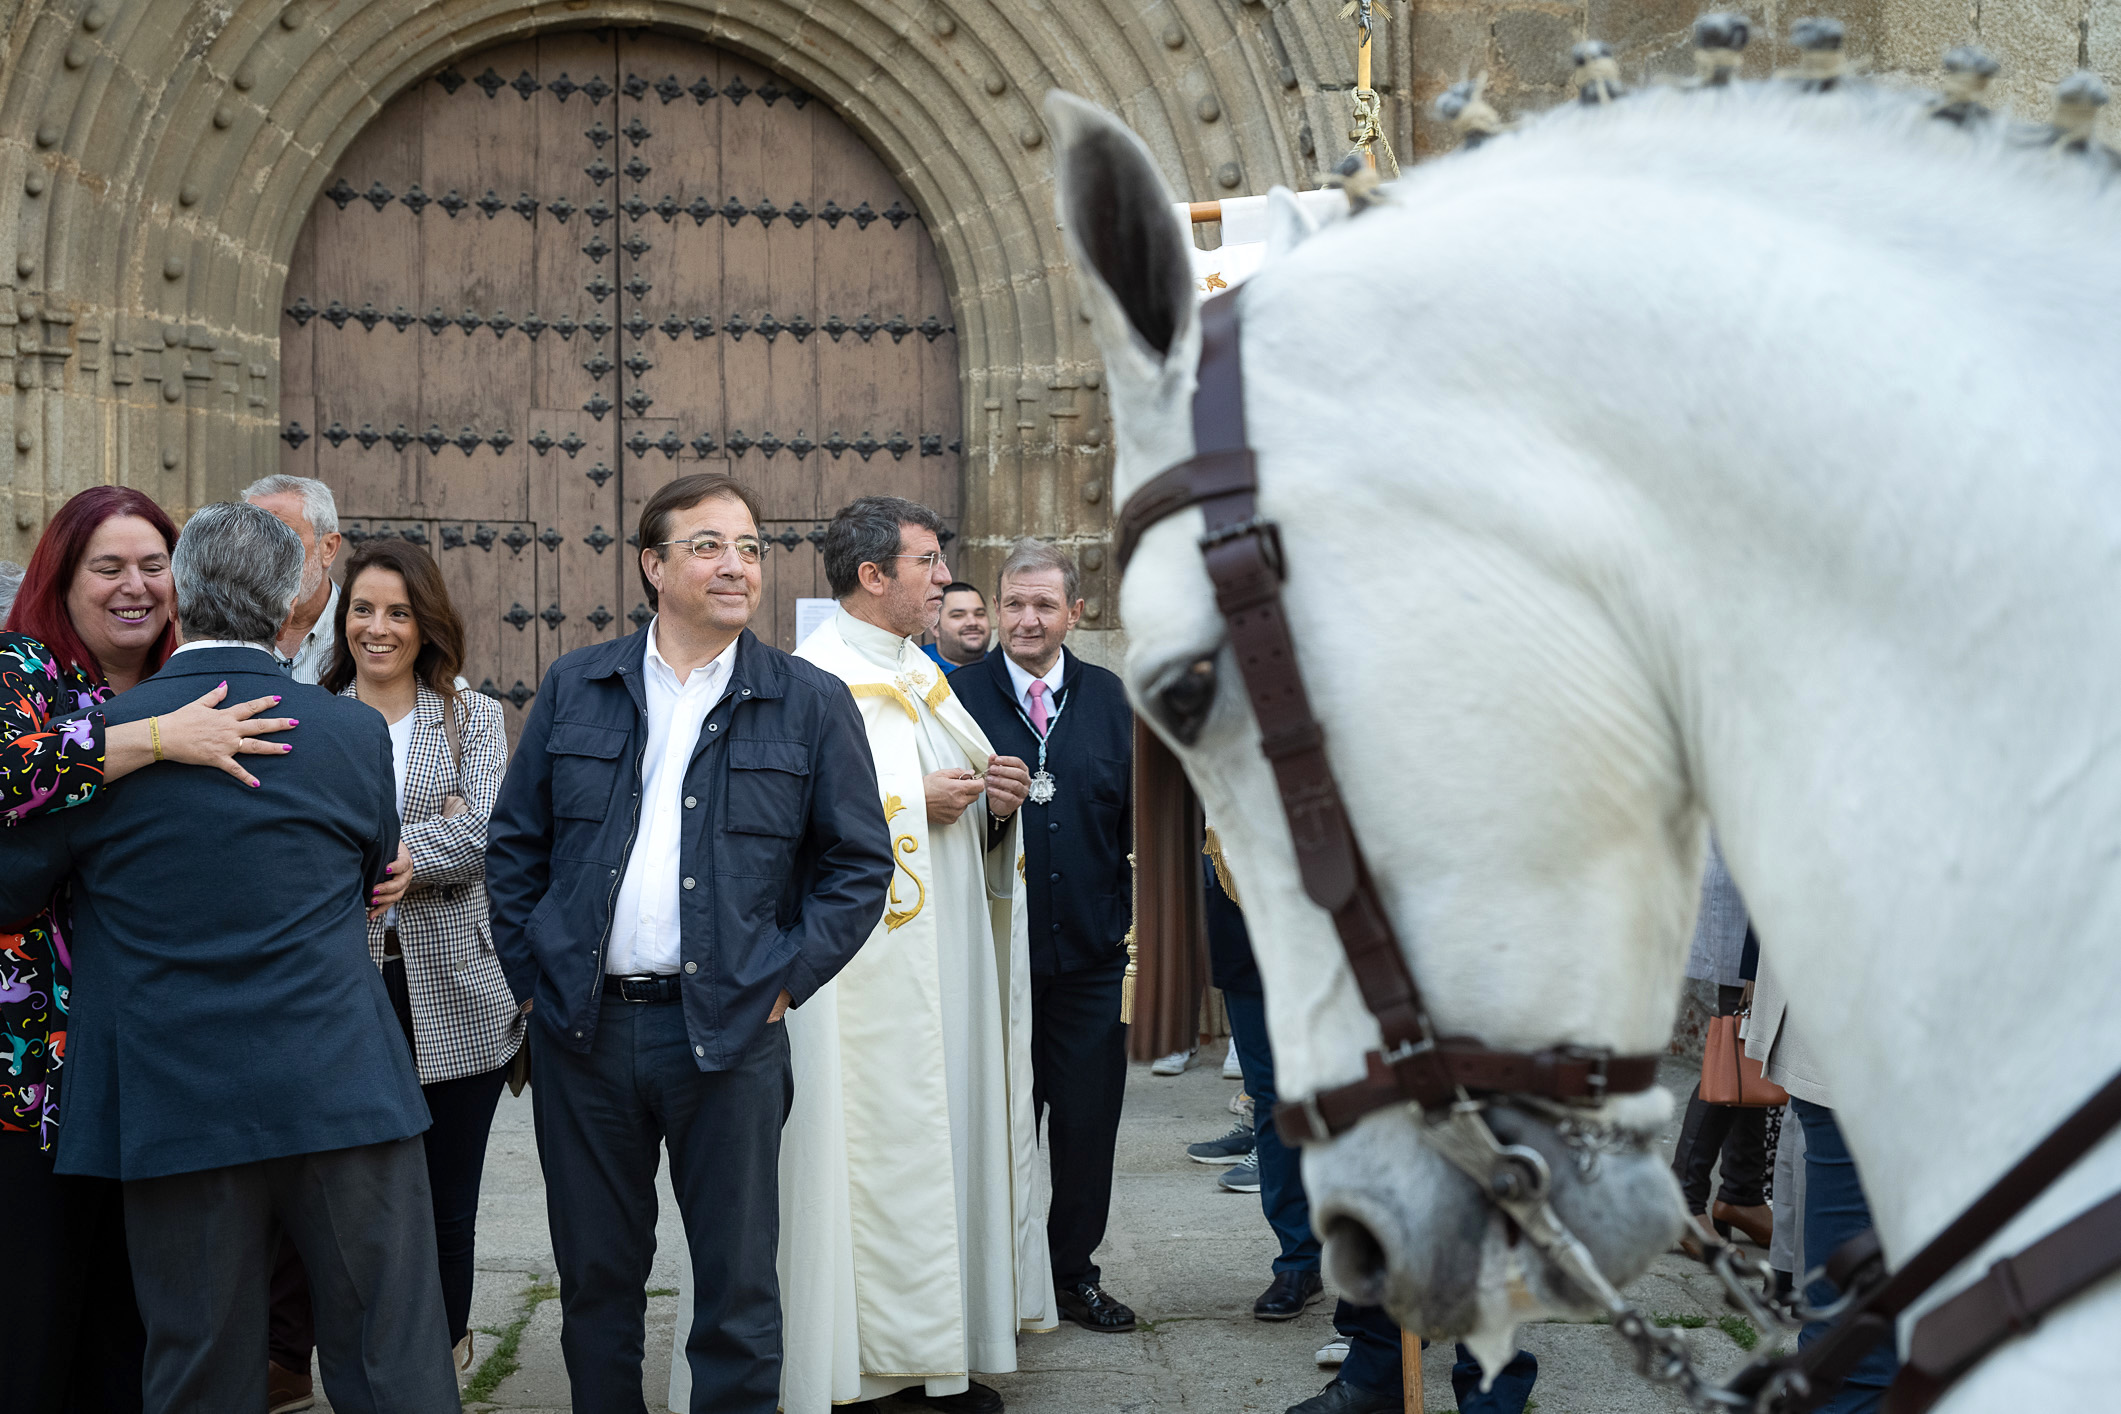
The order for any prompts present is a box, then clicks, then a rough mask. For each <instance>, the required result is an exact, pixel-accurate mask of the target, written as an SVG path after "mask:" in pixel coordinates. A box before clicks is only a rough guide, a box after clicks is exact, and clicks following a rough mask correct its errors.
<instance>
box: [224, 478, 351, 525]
mask: <svg viewBox="0 0 2121 1414" xmlns="http://www.w3.org/2000/svg"><path fill="white" fill-rule="evenodd" d="M260 496H299V497H301V498H302V518H303V519H305V520H307V521H308V522H309V529H310V533H311V534H313V535H315V536H316V537H317V538H318V539H319V540H322V539H323V538H324V537H325V536H327V535H337V534H338V533H339V503H338V501H336V500H335V499H333V497H332V494H331V488H330V487H329V486H326V485H325V484H324V483H323V482H321V481H319V480H317V479H316V478H315V477H313V476H288V475H285V474H283V473H280V472H275V473H273V474H272V475H271V476H263V477H260V478H258V479H257V480H256V481H253V482H251V483H250V485H248V486H246V487H244V488H243V499H244V500H246V501H255V500H257V499H258V498H259V497H260Z"/></svg>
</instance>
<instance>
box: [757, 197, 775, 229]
mask: <svg viewBox="0 0 2121 1414" xmlns="http://www.w3.org/2000/svg"><path fill="white" fill-rule="evenodd" d="M751 214H752V215H754V216H756V217H758V218H759V224H760V225H761V226H765V227H767V228H768V229H771V228H772V226H773V223H774V222H775V221H777V220H779V219H780V215H781V208H780V207H778V206H775V205H774V204H773V202H772V201H771V200H769V199H765V198H761V199H760V201H759V204H758V205H757V206H754V207H752V208H751Z"/></svg>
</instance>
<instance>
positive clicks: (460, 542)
mask: <svg viewBox="0 0 2121 1414" xmlns="http://www.w3.org/2000/svg"><path fill="white" fill-rule="evenodd" d="M442 548H443V549H445V550H461V549H463V548H464V527H463V526H461V525H445V526H443V527H442Z"/></svg>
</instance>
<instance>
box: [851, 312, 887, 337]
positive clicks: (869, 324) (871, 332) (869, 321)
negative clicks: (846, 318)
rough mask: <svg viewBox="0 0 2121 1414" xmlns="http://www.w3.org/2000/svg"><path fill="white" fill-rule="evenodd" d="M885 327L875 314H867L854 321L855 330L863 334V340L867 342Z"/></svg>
mask: <svg viewBox="0 0 2121 1414" xmlns="http://www.w3.org/2000/svg"><path fill="white" fill-rule="evenodd" d="M883 327H884V326H883V325H881V324H879V323H877V322H876V320H875V318H874V317H873V316H871V315H867V314H865V315H863V316H862V317H861V318H859V319H857V320H855V321H854V332H855V333H857V334H859V335H861V338H862V342H863V343H865V344H866V343H868V342H869V341H870V340H871V339H873V338H875V337H876V331H877V330H879V329H881V328H883Z"/></svg>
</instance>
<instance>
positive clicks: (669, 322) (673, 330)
mask: <svg viewBox="0 0 2121 1414" xmlns="http://www.w3.org/2000/svg"><path fill="white" fill-rule="evenodd" d="M655 327H656V328H658V329H660V330H662V331H663V337H664V338H666V339H675V338H677V337H678V336H679V335H681V334H683V333H684V332H685V321H684V320H682V319H680V318H678V317H677V316H676V315H675V314H666V315H664V316H663V322H662V323H660V324H658V325H656V326H655Z"/></svg>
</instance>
